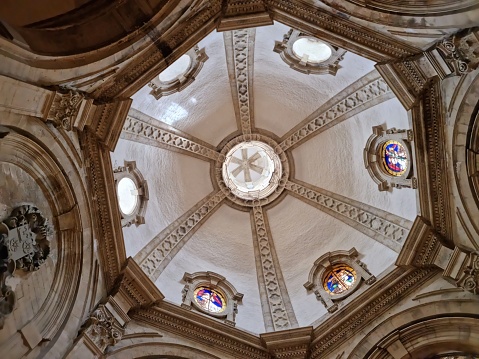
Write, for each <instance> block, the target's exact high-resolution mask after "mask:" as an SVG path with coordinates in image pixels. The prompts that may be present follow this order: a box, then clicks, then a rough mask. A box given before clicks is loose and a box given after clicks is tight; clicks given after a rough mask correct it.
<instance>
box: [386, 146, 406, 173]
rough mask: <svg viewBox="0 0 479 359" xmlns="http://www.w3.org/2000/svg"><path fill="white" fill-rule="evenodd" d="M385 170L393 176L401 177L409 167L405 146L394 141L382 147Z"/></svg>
mask: <svg viewBox="0 0 479 359" xmlns="http://www.w3.org/2000/svg"><path fill="white" fill-rule="evenodd" d="M382 159H383V164H384V169H385V170H386V172H387V173H388V174H390V175H392V176H401V175H403V174H404V172H406V170H407V167H408V158H407V152H406V149H405V148H404V146H403V145H402V144H401V143H400V142H398V141H394V140H389V141H387V142H385V143H384V145H383V146H382Z"/></svg>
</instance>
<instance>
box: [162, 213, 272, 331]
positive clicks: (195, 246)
mask: <svg viewBox="0 0 479 359" xmlns="http://www.w3.org/2000/svg"><path fill="white" fill-rule="evenodd" d="M199 271H212V272H216V273H218V274H221V275H222V276H224V277H225V278H226V279H227V280H228V281H229V282H230V283H231V284H233V286H234V287H235V288H236V290H238V291H239V292H240V293H243V294H244V298H243V301H242V304H240V305H239V306H238V311H239V313H238V315H237V317H236V326H237V327H239V328H242V329H246V330H248V331H251V332H254V333H262V332H264V331H265V328H264V322H263V314H262V311H261V301H260V296H259V289H258V281H257V277H256V265H255V258H254V248H253V238H252V232H251V225H250V215H249V213H248V212H241V211H238V210H235V209H232V208H231V207H228V206H227V205H222V206H221V207H220V208H219V209H218V210H217V211H216V212H215V213H214V214H213V215H212V216H211V217H210V218H209V219H208V220H207V221H206V222H205V223H204V224H203V225H202V226H201V227H200V228H199V229H198V231H197V232H196V233H195V234H194V235H193V236H192V237H191V238H190V240H189V241H188V242H187V243H186V244H185V245H184V246H183V248H182V249H181V250H180V251H179V252H178V254H177V255H176V256H175V257H174V258H173V260H172V261H171V262H170V264H169V265H168V266H167V267H166V269H165V270H164V271H163V272H162V274H161V275H160V277H159V278H158V280H157V281H156V285H157V286H158V288H159V289H160V290H161V292H162V293H163V294H164V295H165V297H166V299H167V300H170V301H172V302H174V303H176V304H181V290H182V288H183V286H184V283H182V282H181V279H182V277H183V274H184V273H185V272H188V273H194V272H199Z"/></svg>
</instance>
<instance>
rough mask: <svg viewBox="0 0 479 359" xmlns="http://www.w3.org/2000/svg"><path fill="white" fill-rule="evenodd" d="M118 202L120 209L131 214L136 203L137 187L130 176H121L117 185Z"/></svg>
mask: <svg viewBox="0 0 479 359" xmlns="http://www.w3.org/2000/svg"><path fill="white" fill-rule="evenodd" d="M117 192H118V202H119V204H120V210H121V211H122V212H123V213H124V214H126V215H129V214H132V213H133V211H134V210H135V208H136V205H137V203H138V195H137V192H138V191H137V188H136V185H135V182H133V180H132V179H131V178H128V177H123V178H122V179H121V180H120V181H119V182H118V185H117Z"/></svg>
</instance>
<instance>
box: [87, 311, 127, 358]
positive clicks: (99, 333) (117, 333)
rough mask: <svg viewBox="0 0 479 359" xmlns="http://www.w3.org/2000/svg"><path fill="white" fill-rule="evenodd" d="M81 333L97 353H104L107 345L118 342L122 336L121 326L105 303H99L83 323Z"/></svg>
mask: <svg viewBox="0 0 479 359" xmlns="http://www.w3.org/2000/svg"><path fill="white" fill-rule="evenodd" d="M83 333H84V335H85V337H86V338H88V339H89V341H90V343H92V344H93V345H94V346H95V347H96V349H97V350H98V352H99V353H104V352H105V350H106V348H107V347H108V346H112V345H115V344H116V343H118V342H119V341H120V340H121V338H122V336H123V328H122V327H121V325H120V324H119V322H118V321H117V320H116V319H115V317H114V316H113V314H112V313H111V312H110V311H109V310H108V309H107V307H106V305H104V304H100V305H99V306H98V307H97V309H95V310H94V311H93V312H92V313H91V314H90V318H89V319H88V320H87V322H86V323H85V325H84V329H83Z"/></svg>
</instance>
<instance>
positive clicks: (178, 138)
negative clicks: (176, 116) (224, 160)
mask: <svg viewBox="0 0 479 359" xmlns="http://www.w3.org/2000/svg"><path fill="white" fill-rule="evenodd" d="M144 116H146V115H143V114H141V113H140V114H139V113H138V111H130V114H129V115H128V117H127V118H126V121H125V124H124V126H123V132H122V133H121V138H123V139H126V140H130V141H135V142H139V143H144V144H147V145H153V146H157V147H161V148H167V149H174V150H177V151H179V152H180V153H185V154H188V155H193V156H195V157H198V158H200V159H203V160H205V161H211V160H213V161H219V160H220V158H221V156H220V154H219V153H218V152H217V151H216V150H215V148H214V147H212V146H208V145H206V144H202V143H199V142H198V141H197V140H196V139H194V138H193V137H191V136H188V135H186V134H183V133H181V134H180V133H179V131H177V130H174V129H172V128H169V126H168V125H167V124H165V123H163V122H161V121H158V120H154V122H155V124H154V123H153V121H148V122H147V121H146V120H144V119H142V117H144Z"/></svg>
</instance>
